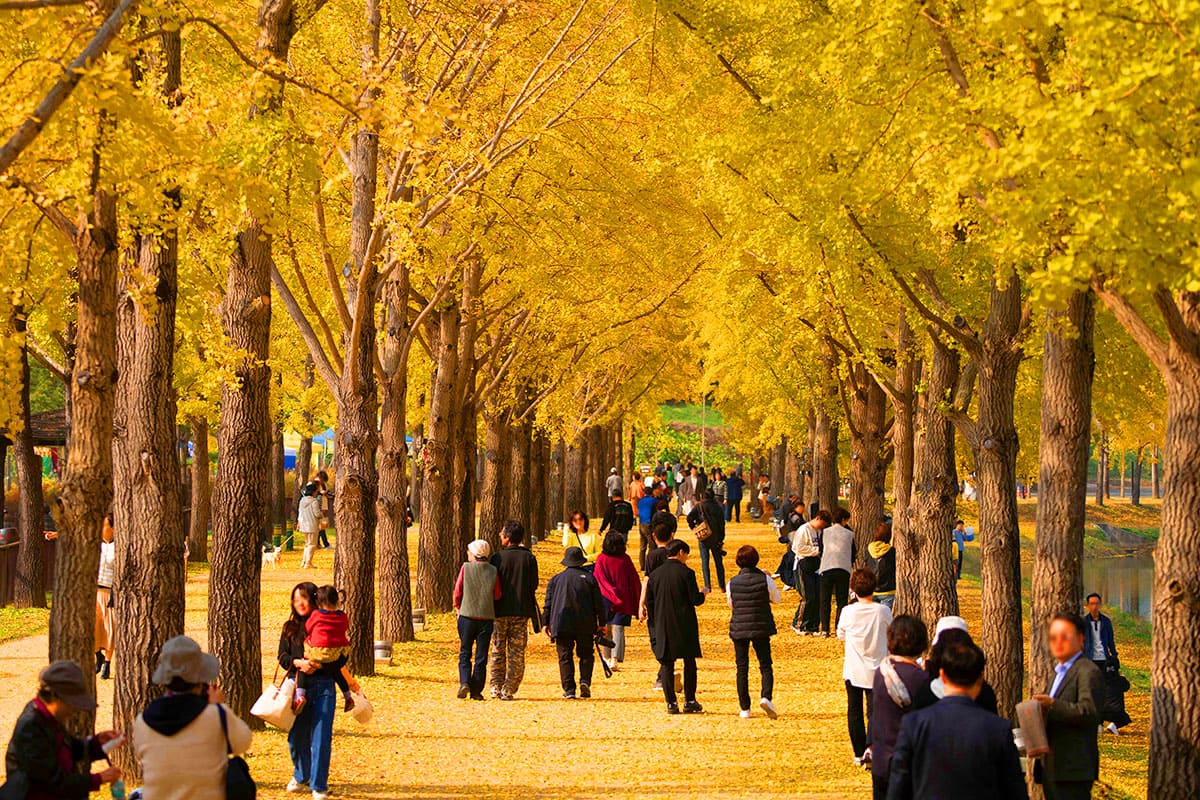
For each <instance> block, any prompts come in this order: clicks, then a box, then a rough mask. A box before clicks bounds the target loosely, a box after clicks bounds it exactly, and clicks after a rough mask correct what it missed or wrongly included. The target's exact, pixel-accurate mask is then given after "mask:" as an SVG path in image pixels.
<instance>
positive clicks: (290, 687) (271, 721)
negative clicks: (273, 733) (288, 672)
mask: <svg viewBox="0 0 1200 800" xmlns="http://www.w3.org/2000/svg"><path fill="white" fill-rule="evenodd" d="M278 677H279V668H278V667H276V668H275V677H274V678H272V679H271V683H270V684H268V686H267V688H266V689H263V693H262V694H261V695H259V697H258V699H257V700H255V701H254V705H252V706H251V707H250V713H251V714H253V715H254V716H256V717H258V718H259V719H261V720H262V721H263V722H265V723H267V724H268V725H274V726H275V727H276V728H279V729H280V730H281V731H285V732H286V731H290V730H291V729H292V725H293V724H295V722H296V715H295V714H294V713H293V712H292V697H293V695H294V694H295V692H296V682H295V681H294V680H292V679H291V678H286V679H285V680H284V681H283V683H281V684H280V685H278V686H276V685H275V678H278Z"/></svg>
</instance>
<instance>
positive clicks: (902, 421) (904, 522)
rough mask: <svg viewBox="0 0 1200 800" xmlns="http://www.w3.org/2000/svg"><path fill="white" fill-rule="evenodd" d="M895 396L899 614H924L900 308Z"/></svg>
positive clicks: (907, 347)
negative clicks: (914, 530)
mask: <svg viewBox="0 0 1200 800" xmlns="http://www.w3.org/2000/svg"><path fill="white" fill-rule="evenodd" d="M896 331H897V332H896V379H895V390H896V395H895V396H894V397H893V398H892V417H893V422H892V453H893V460H892V497H893V505H892V546H893V547H895V548H896V603H895V612H896V614H912V615H914V616H918V617H919V616H921V594H920V584H921V581H920V578H919V573H918V569H919V565H920V563H921V561H920V540H919V538H918V537H916V536H914V535H912V514H911V511H910V501H911V499H912V490H913V460H914V455H915V451H914V449H913V448H914V438H913V436H914V434H913V426H914V421H915V414H916V408H915V402H914V396H913V378H914V374H913V373H914V371H915V370H914V364H913V359H914V358H915V357H916V354H915V353H914V352H913V336H912V328H910V327H909V325H908V316H907V315H906V314H905V312H904V309H903V308H901V309H900V319H899V324H898V325H897V329H896Z"/></svg>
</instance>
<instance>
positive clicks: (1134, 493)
mask: <svg viewBox="0 0 1200 800" xmlns="http://www.w3.org/2000/svg"><path fill="white" fill-rule="evenodd" d="M1144 452H1145V447H1144V446H1140V447H1138V448H1137V449H1135V450H1134V451H1133V464H1132V465H1131V466H1130V469H1129V502H1130V503H1131V504H1133V505H1135V506H1140V505H1141V504H1142V465H1143V464H1145V463H1146V462H1145V461H1144V460H1143V456H1142V453H1144Z"/></svg>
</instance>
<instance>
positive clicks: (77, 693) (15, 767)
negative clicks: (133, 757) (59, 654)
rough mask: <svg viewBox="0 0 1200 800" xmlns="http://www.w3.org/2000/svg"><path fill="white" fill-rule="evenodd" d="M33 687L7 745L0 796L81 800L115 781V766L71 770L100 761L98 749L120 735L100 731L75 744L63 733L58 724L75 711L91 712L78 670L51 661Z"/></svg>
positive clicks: (71, 664) (71, 663) (117, 774)
mask: <svg viewBox="0 0 1200 800" xmlns="http://www.w3.org/2000/svg"><path fill="white" fill-rule="evenodd" d="M38 684H39V685H38V693H37V697H35V698H34V699H33V700H32V701H31V702H30V703H29V704H28V705H26V706H25V710H24V711H22V712H21V716H20V717H18V718H17V725H16V727H15V728H14V729H13V736H12V739H11V740H10V741H9V743H8V753H7V754H6V756H5V759H4V761H5V767H6V770H7V773H8V779H7V781H6V782H5V784H4V786H3V787H2V788H0V797H20V798H27V800H86V798H87V797H88V795H89V794H91V793H92V792H96V791H99V790H100V786H101V785H102V784H105V783H112V782H113V781H116V780H120V778H121V770H119V769H117V768H116V767H109V768H108V769H106V770H104V771H102V772H94V773H92V774H91V775H87V774H81V773H80V772H79V771H78V769H77V767H78V765H80V764H90V763H91V762H93V761H98V760H100V759H102V758H104V752H103V750H101V746H102V745H104V744H106V743H107V742H110V741H112V740H114V739H117V738H119V737H120V736H121V734H120V733H118V732H117V731H104V732H103V733H98V734H96V735H95V736H89V737H88V738H87V739H84V740H82V741H81V740H79V739H76V738H75V737H73V736H71V734H69V733H67V731H66V729H65V728H63V722H65V721H66V720H67V719H69V718H70V717H72V716H73V715H75V714H76V713H78V712H79V711H90V710H92V709H94V708H95V707H96V700H95V698H94V697H92V695H91V692H90V691H89V690H88V688H87V684H86V683H85V682H84V679H83V670H81V669H80V668H79V665H78V664H76V663H75V662H74V661H55V662H54V663H53V664H51V665H50V666H48V667H46V668H45V669H44V670H42V672H41V675H39V676H38ZM65 764H70V765H71V768H70V769H67V768H66V767H65Z"/></svg>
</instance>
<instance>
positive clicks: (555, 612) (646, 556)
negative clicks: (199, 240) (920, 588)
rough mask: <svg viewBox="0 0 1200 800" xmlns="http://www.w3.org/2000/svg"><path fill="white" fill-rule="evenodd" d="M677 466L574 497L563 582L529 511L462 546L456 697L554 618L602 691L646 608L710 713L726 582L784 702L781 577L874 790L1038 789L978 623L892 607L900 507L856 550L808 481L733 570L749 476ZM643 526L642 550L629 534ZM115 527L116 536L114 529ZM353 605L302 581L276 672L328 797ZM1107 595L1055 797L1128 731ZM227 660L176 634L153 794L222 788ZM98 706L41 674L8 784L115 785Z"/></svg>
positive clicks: (54, 789) (657, 649)
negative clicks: (533, 542) (991, 680)
mask: <svg viewBox="0 0 1200 800" xmlns="http://www.w3.org/2000/svg"><path fill="white" fill-rule="evenodd" d="M678 475H679V477H680V478H681V480H680V481H679V486H678V487H674V486H672V485H671V484H670V482H669V479H670V477H671V474H670V473H669V472H667V471H662V472H661V474H659V472H658V471H656V474H655V475H654V476H652V477H653V480H651V481H646V480H644V479H643V478H642V477H641V476H640V475H636V474H635V475H634V480H633V482H632V484H631V485H630V486H629V487H626V486H625V485H624V481H622V480H621V478H620V476H619V475H618V474H617V472H616V471H615V470H614V471H613V472H612V473H611V474H610V476H609V479H608V480H607V481H606V488H607V489H608V490H609V494H610V503H609V506H608V508H607V509H606V511H605V513H604V517H603V520H602V522H601V524H600V527H599V530H598V531H596V532H593V531H591V530H590V528H591V523H590V520H589V518H588V515H587V514H586V513H584V512H583V511H582V510H580V511H576V512H574V513H573V514H572V515H571V516H570V521H569V525H568V527H567V530H566V531H565V533H564V535H563V539H562V547H563V553H562V558H561V561H560V566H561V567H562V569H561V571H559V572H557V574H555V575H554V576H553V577H552V578H551V579H550V580H549V582H548V584H547V586H546V589H545V594H544V598H543V601H542V602H540V603H539V601H538V597H537V593H538V587H539V586H540V578H539V565H538V559H537V558H536V557H535V555H534V553H533V551H532V550H531V549H530V547H529V546H528V545H527V544H526V541H527V535H526V531H525V529H524V526H523V525H522V523H521V522H519V521H516V520H510V521H508V522H507V523H505V525H504V526H503V529H502V530H501V531H500V534H499V541H500V548H499V549H498V550H496V551H495V552H493V549H492V547H491V545H490V544H489V543H488V542H487V541H486V540H484V539H479V540H476V541H473V542H471V543H470V545H469V546H468V547H467V550H466V554H465V555H466V558H465V561H464V563H463V565H462V567H461V569H460V571H459V573H458V576H457V579H456V582H455V586H454V593H453V597H454V607H455V610H456V615H457V627H458V634H459V643H460V648H459V661H458V687H459V688H458V693H457V694H458V697H459V698H460V699H470V700H474V701H483V700H485V699H486V695H488V694H490V697H491V698H492V699H496V700H504V701H510V700H513V699H515V697H516V696H517V693H518V692H519V690H520V688H521V683H522V680H523V678H524V675H525V656H526V650H527V647H528V634H529V630H530V628H532V630H533V632H534V633H535V634H537V633H540V632H542V631H544V632H545V634H546V635H547V637H548V638H549V640H550V641H551V642H552V643H553V644H554V646H555V650H556V653H557V658H558V665H559V677H560V684H561V689H562V697H563V698H564V699H566V700H577V699H579V700H585V699H588V698H590V697H592V693H593V678H594V673H595V669H596V665H597V656H598V657H599V659H598V660H599V662H600V666H601V668H602V669H603V671H604V672H605V674H606V675H611V674H612V673H613V672H615V671H618V670H620V669H621V665H622V664H623V662H624V661H625V655H626V647H625V638H626V637H625V631H626V628H627V627H628V626H629V625H631V624H632V623H633V621H634V620H635V619H637V620H640V621H642V622H645V623H646V624H647V629H648V632H649V639H650V646H651V650H652V652H653V655H654V658H655V659H656V661H657V663H658V670H657V678H656V680H655V683H654V687H653V688H654V689H655V690H658V691H661V692H662V693H663V700H664V703H665V706H666V711H667V713H668V714H680V713H682V714H698V713H701V712H703V707H702V706H701V704H700V703H699V701H698V699H697V692H698V683H699V670H698V663H697V662H698V660H699V659H700V658H701V657H702V651H701V635H700V624H699V619H698V616H697V612H696V609H697V607H699V606H701V605H703V604H704V603H705V601H706V600H707V599H708V597H709V596H710V595H711V594H712V593H713V592H714V591H717V592H720V593H723V594H724V595H725V599H726V603H727V605H728V608H729V625H728V635H729V638H730V640H731V643H732V650H733V654H734V662H735V665H736V676H735V686H736V693H737V700H738V708H739V714H740V716H741V717H743V718H750V717H752V716H753V713H754V712H753V708H754V706H755V703H754V701H753V700H754V699H753V695H752V694H751V692H750V652H751V651H753V652H754V655H755V658H756V660H757V663H758V667H759V684H760V686H759V692H758V702H757V707H758V709H759V710H760V711H761V713H763V714H764V715H766V716H767V717H769V718H771V719H776V718H778V716H779V713H778V711H777V709H776V707H775V702H774V667H773V660H772V652H771V639H772V637H773V636H775V635H776V633H777V628H776V624H775V614H774V611H773V609H772V606H773V605H776V604H779V603H781V602H782V598H783V594H782V592H781V591H780V586H779V585H778V584H777V583H776V579H777V578H779V579H780V580H781V582H782V583H783V584H784V585H785V588H791V589H794V590H795V591H796V592H797V593H798V594H799V603H798V606H797V608H796V611H795V615H794V617H793V620H792V625H791V627H792V630H793V631H794V632H795V633H797V634H800V635H805V636H821V637H831V636H836V637H837V638H838V639H839V640H840V641H841V642H842V643H843V644H842V647H843V651H844V655H843V660H842V681H843V683H844V686H845V690H846V704H847V705H846V709H847V712H846V720H847V731H848V737H849V741H850V748H851V750H852V753H853V761H854V764H855V765H856V766H860V767H865V768H867V769H869V770H870V771H871V775H872V784H873V796H874V797H875V798H876V800H889V799H890V800H907V799H908V798H923V797H967V796H970V797H980V798H997V800H1010V799H1011V798H1024V797H1027V794H1026V784H1025V780H1024V773H1023V771H1022V767H1021V763H1020V756H1019V752H1018V746H1017V744H1018V743H1017V741H1016V740H1015V739H1016V738H1019V737H1014V733H1013V729H1012V726H1011V724H1010V723H1009V722H1007V721H1006V720H1005V719H1003V718H1001V717H1000V716H998V713H997V712H998V711H999V710H1000V709H998V708H997V705H996V695H995V693H994V692H993V691H992V690H991V688H990V687H989V686H988V684H987V683H986V681H985V680H984V679H983V674H984V669H985V666H986V658H985V656H984V653H983V651H982V650H981V649H980V648H979V646H978V645H976V644H975V642H974V641H973V640H972V638H971V636H970V633H969V632H968V629H967V623H966V621H965V620H963V619H962V618H960V617H946V618H943V619H941V620H940V621H939V622H938V624H937V626H936V629H935V631H934V635H933V636H932V638H931V637H930V636H929V632H928V630H927V628H926V626H925V624H924V623H923V622H922V621H921V620H920V619H918V618H916V617H913V616H908V615H900V616H895V617H894V616H893V613H892V609H893V601H894V598H895V592H896V572H895V549H894V547H893V545H892V542H891V526H890V524H889V523H888V522H887V521H886V520H881V521H880V522H879V523H878V524H877V525H876V526H875V528H874V535H873V541H872V542H871V544H870V546H869V547H868V548H867V552H866V553H865V554H864V557H863V558H862V559H859V554H858V552H857V547H856V544H855V537H854V533H853V531H852V530H851V529H850V528H849V522H850V515H849V513H848V512H847V511H846V510H845V509H842V508H834V509H807V511H808V513H807V514H806V509H805V508H804V505H803V503H802V502H801V501H800V500H799V499H798V498H789V499H788V500H787V502H786V504H784V505H783V507H782V510H783V512H784V513H783V515H782V524H781V525H780V531H781V532H780V542H781V543H782V544H786V545H787V547H786V549H785V552H784V556H783V559H782V561H781V563H780V567H779V569H778V570H776V571H775V572H771V571H770V570H765V569H762V568H761V566H760V560H761V555H760V553H759V551H758V550H757V548H755V547H753V546H751V545H743V546H741V547H739V548H738V549H737V551H736V554H735V556H734V564H735V566H736V570H737V571H736V572H735V573H734V574H733V575H732V577H731V578H730V579H729V580H728V581H726V575H725V566H724V557H725V556H726V550H725V544H726V522H727V521H729V519H730V518H731V516H732V518H734V519H737V518H739V517H740V513H739V511H738V510H737V506H738V505H740V503H741V502H742V497H741V491H742V486H743V484H741V477H740V474H739V473H738V472H737V471H731V472H730V474H729V476H728V477H726V476H725V475H724V474H723V473H722V472H721V471H719V470H715V471H714V472H713V473H712V474H711V476H710V478H709V479H707V480H706V478H705V476H703V475H701V474H700V473H699V471H698V470H694V469H693V470H692V471H691V474H690V475H684V474H683V471H682V470H680V471H679V473H678ZM735 481H736V482H737V485H736V486H733V485H732V483H733V482H735ZM310 486H312V485H310ZM627 488H628V491H627ZM677 488H678V489H681V490H682V491H680V493H679V494H676V490H677ZM319 491H320V486H319V485H317V486H313V490H312V491H308V487H306V492H305V498H304V500H302V502H301V517H302V520H303V524H302V526H301V528H302V531H303V532H304V533H305V534H306V548H305V550H306V553H305V561H306V563H310V562H311V553H310V552H309V548H313V549H315V548H316V547H318V546H319V545H318V542H317V533H318V531H319V529H320V527H323V526H322V525H321V520H320V517H319V512H320V511H322V509H321V508H320V507H319V505H318V503H319V502H320V501H319V495H318V493H319ZM627 496H628V498H629V499H626V497H627ZM672 498H674V499H676V500H677V505H676V508H675V510H674V511H672V509H671V500H672ZM306 501H308V502H306ZM306 505H307V506H308V508H306ZM306 512H307V514H306ZM680 517H683V518H684V519H685V520H686V524H687V526H688V529H689V531H690V533H691V534H692V538H694V540H695V543H696V546H697V547H698V549H699V555H700V562H701V572H702V578H697V575H696V573H695V571H694V570H693V569H692V568H691V567H690V566H689V560H690V558H691V553H692V545H691V543H690V542H689V541H686V540H685V539H684V538H680V535H679V534H680V526H679V523H678V520H679V518H680ZM635 524H636V525H637V527H638V532H639V540H640V541H639V549H638V551H637V552H638V561H637V563H636V564H635V562H634V559H633V557H632V555H631V551H630V546H631V545H630V537H631V535H632V532H633V528H634V526H635ZM966 530H967V529H965V527H964V526H963V525H962V523H961V521H960V522H959V523H958V525H956V528H955V533H954V542H955V544H956V546H960V545H961V542H962V541H964V540H966V539H967V534H966ZM103 540H104V542H105V544H106V546H109V547H111V543H112V529H111V525H109V524H106V527H105V534H104V537H103ZM856 564H862V565H864V566H862V567H860V568H855V565H856ZM713 568H715V572H716V583H715V588H714V584H713V582H712V577H711V572H712V571H713ZM108 569H109V570H111V566H109V567H108ZM105 574H106V568H105V561H104V560H103V558H102V560H101V572H100V580H99V584H100V587H99V588H100V591H99V592H98V595H97V626H96V628H97V630H96V637H97V647H98V649H99V651H100V652H99V653H98V663H99V664H102V665H105V664H107V663H108V661H109V660H110V659H111V658H112V652H111V632H110V631H111V622H109V623H107V624H106V622H105V618H104V613H103V612H104V610H105V609H106V608H108V607H109V605H110V600H111V576H110V580H109V586H108V587H105V585H104V584H105V580H104V579H105ZM106 588H108V589H109V590H110V593H109V594H107V595H106V594H105V593H104V590H105V589H106ZM339 601H340V593H339V592H338V590H337V589H336V588H335V587H333V586H322V587H318V586H317V585H316V584H314V583H311V582H302V583H299V584H297V585H296V586H295V587H294V588H293V590H292V593H291V596H290V614H289V617H288V619H287V621H286V622H285V623H284V626H283V629H282V631H281V634H280V639H279V648H278V663H279V667H280V669H282V670H283V671H284V673H285V674H286V680H285V683H288V682H290V685H292V686H294V696H293V702H292V706H291V709H292V711H293V713H294V715H295V722H294V724H293V725H292V727H291V728H290V730H289V732H288V751H289V755H290V757H291V761H292V776H291V779H290V780H289V782H288V784H287V791H288V792H311V794H312V796H313V798H314V800H324V799H325V797H326V796H327V793H328V791H329V787H328V779H329V765H330V755H331V748H332V738H333V736H332V732H333V720H334V715H335V713H336V710H337V706H338V696H339V693H340V694H341V697H342V708H343V710H344V711H350V710H351V709H352V708H353V707H354V704H355V700H354V697H355V696H356V695H359V694H360V693H361V687H359V685H358V683H357V681H355V679H354V677H353V676H352V675H351V674H350V673H349V672H348V671H347V670H346V669H345V664H346V654H347V648H348V646H349V638H348V626H347V621H346V615H345V614H344V613H343V612H341V611H340V609H339V608H338V606H339ZM1100 604H1101V598H1100V597H1099V595H1097V594H1092V595H1089V597H1088V599H1087V613H1086V616H1084V617H1079V616H1075V615H1070V614H1060V615H1058V616H1057V617H1055V619H1054V621H1053V623H1052V624H1051V626H1050V629H1049V647H1050V651H1051V653H1052V654H1053V656H1054V658H1055V661H1056V668H1055V677H1054V679H1053V682H1052V683H1051V685H1050V686H1048V687H1046V689H1045V692H1044V693H1041V694H1036V695H1035V696H1034V698H1033V699H1034V700H1035V701H1037V703H1038V704H1040V706H1041V707H1042V709H1043V710H1044V727H1045V736H1046V738H1047V739H1048V740H1049V744H1050V750H1049V754H1048V755H1047V756H1045V757H1044V758H1039V759H1037V761H1036V762H1035V766H1034V775H1035V777H1036V779H1037V780H1038V781H1039V782H1040V783H1042V784H1043V785H1044V786H1045V789H1046V795H1047V797H1049V798H1050V800H1073V799H1074V798H1086V797H1089V796H1090V791H1091V786H1092V783H1093V782H1094V781H1095V780H1096V779H1097V777H1098V771H1099V755H1098V745H1097V737H1098V733H1097V730H1098V726H1099V725H1100V724H1101V721H1102V720H1106V721H1108V729H1109V730H1110V731H1111V732H1113V733H1117V731H1118V729H1119V727H1120V726H1122V725H1124V724H1127V723H1128V722H1129V718H1128V716H1127V715H1126V714H1125V713H1124V707H1123V701H1122V700H1121V694H1122V692H1123V690H1124V689H1127V688H1128V683H1127V682H1126V683H1125V684H1124V687H1123V688H1122V686H1121V682H1122V681H1123V680H1124V679H1123V678H1121V676H1120V671H1119V667H1120V664H1119V657H1118V654H1117V648H1116V642H1115V636H1114V630H1113V626H1112V622H1111V620H1109V619H1108V618H1107V617H1106V616H1104V615H1103V614H1102V613H1101V612H1100ZM218 672H219V665H218V664H217V662H216V659H215V658H214V657H213V656H211V655H208V654H205V653H203V652H202V651H201V650H200V648H199V646H198V645H197V644H196V643H195V642H194V641H192V640H191V639H189V638H187V637H185V636H181V637H177V638H175V639H172V640H171V641H169V642H167V644H166V645H165V646H164V648H163V650H162V653H161V656H160V659H159V663H158V667H157V669H156V670H155V672H154V675H153V681H154V682H155V683H156V684H157V685H159V686H161V687H163V690H164V694H163V696H162V697H161V698H159V699H158V700H155V701H153V702H152V703H151V704H150V705H149V706H148V707H147V708H146V709H145V711H144V712H143V713H142V714H141V715H139V716H138V718H137V719H136V721H135V723H134V741H135V743H136V744H135V750H136V753H135V755H136V758H137V759H138V761H139V763H140V764H141V767H142V773H143V779H144V786H143V791H144V792H145V797H146V798H148V800H159V798H160V797H165V798H206V797H212V798H221V797H224V796H225V778H226V770H227V769H230V767H229V764H230V763H231V762H229V760H228V755H230V754H237V753H241V752H245V751H246V750H247V749H248V748H249V744H250V731H249V728H248V727H247V726H246V725H245V723H244V722H243V721H241V720H239V719H238V718H237V717H236V716H235V715H234V714H233V713H232V711H230V710H229V709H228V708H227V707H225V706H224V705H223V703H222V701H223V697H222V694H221V691H220V689H219V687H218V686H217V684H216V680H217V676H218ZM489 672H490V682H489ZM105 677H107V675H105ZM680 694H682V695H683V696H682V698H680V696H679V695H680ZM681 701H682V702H681ZM92 708H95V700H94V698H93V697H92V696H91V694H90V693H89V692H88V691H87V689H86V683H85V681H84V678H83V675H82V672H81V671H80V669H79V667H78V665H76V664H74V663H73V662H57V663H55V664H52V665H50V666H49V667H47V668H46V669H45V670H43V671H42V673H41V675H40V677H39V686H38V691H37V695H36V697H35V698H34V700H33V701H31V702H30V703H29V704H28V706H27V707H26V709H25V711H24V712H23V713H22V714H21V717H20V719H19V720H18V722H17V725H16V729H15V731H14V734H13V737H12V740H11V741H10V744H9V748H8V754H7V767H8V782H7V783H6V784H5V786H4V787H3V790H0V796H3V797H22V798H31V800H43V799H44V798H67V799H68V800H69V799H70V798H83V797H86V796H87V795H88V793H89V792H91V791H95V790H97V789H98V788H99V787H100V786H101V785H102V784H104V783H112V782H115V781H119V780H120V778H121V774H120V771H119V770H118V769H116V768H115V767H112V766H108V767H106V768H104V769H102V770H99V771H97V772H94V773H91V774H90V775H88V774H85V773H84V772H83V771H82V769H81V768H80V767H81V765H83V764H85V763H91V762H95V761H100V760H103V759H105V758H106V757H107V754H108V752H110V751H111V749H112V748H114V747H119V746H122V745H123V743H124V737H123V735H122V734H121V733H119V732H116V731H105V732H102V733H100V734H97V735H96V736H94V737H91V738H89V739H87V740H83V741H79V740H76V739H74V738H72V737H71V736H70V735H69V734H68V733H67V731H66V728H65V727H64V724H63V723H64V722H65V721H67V719H68V718H69V717H70V715H71V714H73V713H76V712H77V711H79V710H81V709H82V710H86V709H92Z"/></svg>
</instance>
